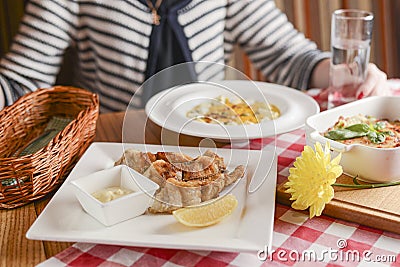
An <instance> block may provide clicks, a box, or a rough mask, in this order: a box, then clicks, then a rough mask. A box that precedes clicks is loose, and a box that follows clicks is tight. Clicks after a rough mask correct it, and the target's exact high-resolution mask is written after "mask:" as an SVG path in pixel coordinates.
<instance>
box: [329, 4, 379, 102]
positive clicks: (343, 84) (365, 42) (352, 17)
mask: <svg viewBox="0 0 400 267" xmlns="http://www.w3.org/2000/svg"><path fill="white" fill-rule="evenodd" d="M373 19H374V16H373V14H372V13H371V12H367V11H363V10H356V9H339V10H336V11H334V12H333V14H332V24H331V51H332V58H331V66H330V73H329V96H328V109H329V108H334V107H336V106H340V105H343V104H346V103H349V102H351V101H354V100H356V92H357V89H358V87H359V86H360V84H361V83H362V82H363V81H364V79H365V76H366V71H367V66H368V62H369V55H370V48H371V37H372V26H373Z"/></svg>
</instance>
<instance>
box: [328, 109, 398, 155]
mask: <svg viewBox="0 0 400 267" xmlns="http://www.w3.org/2000/svg"><path fill="white" fill-rule="evenodd" d="M323 136H325V137H326V138H329V139H331V140H335V141H338V142H341V143H344V144H347V145H349V144H362V145H366V146H370V147H376V148H395V147H399V146H400V122H399V121H397V120H396V121H389V120H387V119H378V118H375V117H372V116H368V115H363V114H358V115H356V116H350V117H343V116H340V117H339V118H338V120H337V121H336V123H335V124H334V125H333V126H332V127H330V128H329V129H328V130H327V131H325V132H324V133H323Z"/></svg>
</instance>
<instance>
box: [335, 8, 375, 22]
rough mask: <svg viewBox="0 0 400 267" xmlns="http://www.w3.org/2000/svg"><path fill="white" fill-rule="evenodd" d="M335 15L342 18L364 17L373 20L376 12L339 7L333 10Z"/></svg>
mask: <svg viewBox="0 0 400 267" xmlns="http://www.w3.org/2000/svg"><path fill="white" fill-rule="evenodd" d="M333 15H334V16H335V17H337V18H340V19H348V20H352V19H363V20H373V19H374V14H373V13H372V12H370V11H366V10H361V9H337V10H335V11H334V12H333Z"/></svg>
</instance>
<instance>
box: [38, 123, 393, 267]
mask: <svg viewBox="0 0 400 267" xmlns="http://www.w3.org/2000/svg"><path fill="white" fill-rule="evenodd" d="M272 143H275V144H276V147H277V154H278V180H277V182H278V183H281V182H283V181H284V179H285V177H287V176H288V174H289V168H290V167H291V166H292V165H293V162H294V160H295V159H296V157H297V156H299V155H300V153H301V151H302V150H303V147H304V145H305V133H304V130H303V129H300V130H296V131H293V132H290V133H285V134H281V135H279V136H277V139H276V140H275V139H274V138H265V139H257V140H253V141H252V142H251V143H250V149H260V148H262V147H263V146H265V145H267V144H272ZM399 227H400V225H399ZM272 242H273V243H272V244H273V247H272V249H273V250H274V251H270V253H269V255H268V257H267V258H266V259H265V261H263V260H260V259H259V258H258V257H257V254H256V253H254V254H249V253H227V252H213V251H186V250H174V249H160V248H139V247H126V246H112V245H99V244H84V243H76V244H74V245H73V246H72V247H70V248H68V249H66V250H64V251H63V252H61V253H59V254H58V255H56V256H54V257H52V258H50V259H48V260H46V261H45V262H43V263H41V264H40V266H42V267H44V266H152V267H153V266H154V267H157V266H196V267H202V266H207V267H208V266H246V267H247V266H250V267H252V266H267V265H268V266H305V265H309V264H312V266H367V265H368V266H370V264H371V263H372V262H374V261H375V262H374V263H375V264H376V265H375V266H400V235H396V234H393V233H389V232H384V231H381V230H377V229H373V228H369V227H366V226H362V225H359V224H355V223H349V222H345V221H342V220H337V219H333V218H330V217H327V216H320V217H316V218H313V219H309V218H308V213H307V212H299V211H295V210H293V209H291V208H290V207H287V206H284V205H281V204H276V211H275V223H274V234H273V241H272ZM340 247H343V248H340ZM260 249H263V248H260ZM310 253H313V254H312V255H311V254H310ZM271 255H272V257H271ZM352 255H353V256H352ZM261 256H263V255H261ZM312 256H314V257H313V258H311V260H309V259H310V257H312ZM315 256H316V257H315ZM358 256H359V258H360V259H358ZM264 258H265V254H264ZM346 258H347V259H346ZM368 261H370V262H368ZM378 261H379V262H378Z"/></svg>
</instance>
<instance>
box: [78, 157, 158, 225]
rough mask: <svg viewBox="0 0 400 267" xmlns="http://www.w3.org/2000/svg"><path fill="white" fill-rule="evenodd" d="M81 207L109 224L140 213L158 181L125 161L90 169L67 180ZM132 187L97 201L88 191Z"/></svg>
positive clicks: (150, 201)
mask: <svg viewBox="0 0 400 267" xmlns="http://www.w3.org/2000/svg"><path fill="white" fill-rule="evenodd" d="M70 183H71V185H73V187H74V191H75V195H76V198H77V199H78V201H79V202H80V204H81V206H82V208H83V209H84V210H85V211H86V212H87V213H88V214H90V215H91V216H92V217H94V218H95V219H97V220H98V221H99V222H101V223H102V224H104V225H105V226H111V225H114V224H116V223H120V222H122V221H126V220H129V219H132V218H134V217H137V216H139V215H142V214H143V213H144V212H145V211H146V210H147V208H148V207H149V206H151V205H152V201H153V195H154V193H155V192H156V190H157V189H158V187H159V186H158V185H157V184H156V183H154V182H153V181H151V180H150V179H148V178H147V177H145V176H143V175H141V174H139V173H138V172H135V171H134V170H132V169H131V168H129V167H128V166H125V165H119V166H115V167H112V168H110V169H105V170H102V171H98V172H95V173H92V174H90V175H88V176H84V177H81V178H78V179H76V180H73V181H71V182H70ZM115 186H117V187H121V188H125V189H128V190H131V191H133V192H132V193H129V194H127V195H124V196H122V197H119V198H117V199H114V200H111V201H109V202H104V203H103V202H101V201H99V200H98V199H96V198H95V197H94V196H92V194H93V193H94V192H97V191H99V190H102V189H105V188H109V187H115Z"/></svg>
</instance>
